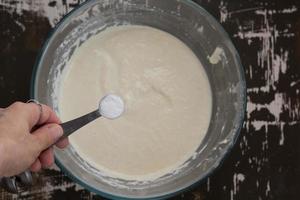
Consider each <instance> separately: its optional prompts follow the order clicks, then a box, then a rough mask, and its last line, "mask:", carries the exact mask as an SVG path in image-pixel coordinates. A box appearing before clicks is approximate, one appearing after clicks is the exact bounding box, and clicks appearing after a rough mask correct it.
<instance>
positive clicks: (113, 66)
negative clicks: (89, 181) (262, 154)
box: [59, 26, 212, 180]
mask: <svg viewBox="0 0 300 200" xmlns="http://www.w3.org/2000/svg"><path fill="white" fill-rule="evenodd" d="M109 93H114V94H117V95H120V96H121V97H122V99H123V100H124V103H125V111H124V113H123V114H122V115H121V116H120V117H119V118H117V119H115V120H110V119H105V118H99V119H97V120H96V121H94V122H92V123H91V124H89V125H87V126H85V127H84V128H82V129H80V130H79V131H78V132H77V133H75V134H73V135H72V136H71V138H70V141H71V144H72V145H73V147H74V148H75V149H76V151H77V152H78V154H79V155H80V156H81V157H82V158H83V159H85V160H86V161H88V162H89V163H90V164H91V165H93V166H94V167H96V168H98V169H99V170H101V171H103V172H105V173H106V174H107V175H110V176H114V177H118V178H123V179H131V180H148V179H154V178H158V177H160V176H162V175H164V174H165V173H168V172H171V171H173V170H174V169H176V168H177V167H178V166H179V165H181V164H183V163H184V162H185V161H186V160H187V159H188V158H189V157H191V156H192V154H193V153H194V152H195V150H196V149H197V147H198V146H199V145H200V143H201V141H202V139H203V137H204V135H205V134H206V131H207V129H208V126H209V122H210V116H211V107H212V105H211V104H212V97H211V91H210V85H209V82H208V79H207V76H206V73H205V71H204V69H203V67H202V65H201V63H200V62H199V60H198V59H197V57H196V56H195V55H194V53H193V52H192V51H191V50H190V49H189V48H188V47H187V46H186V45H185V44H184V43H183V42H181V41H180V40H178V39H177V38H175V37H173V36H172V35H170V34H168V33H166V32H163V31H160V30H157V29H154V28H150V27H146V26H123V27H114V28H109V29H107V30H105V31H104V32H102V33H100V34H98V35H96V36H93V37H92V38H90V39H89V40H87V41H86V42H85V43H84V44H83V45H82V46H81V47H80V48H78V49H77V50H76V51H75V53H74V55H73V56H72V58H71V60H70V61H69V63H68V66H67V72H66V74H65V77H64V81H63V85H62V86H61V96H60V100H59V104H60V105H59V106H60V115H61V119H62V120H63V121H67V120H70V119H73V118H75V117H78V116H81V115H83V114H86V113H88V112H90V111H92V110H94V109H96V108H97V106H98V103H99V100H100V99H101V98H102V97H103V96H105V95H106V94H109Z"/></svg>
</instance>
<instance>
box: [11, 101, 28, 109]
mask: <svg viewBox="0 0 300 200" xmlns="http://www.w3.org/2000/svg"><path fill="white" fill-rule="evenodd" d="M24 105H25V103H23V102H20V101H16V102H15V103H13V104H12V105H11V107H12V108H14V109H21V108H23V107H24Z"/></svg>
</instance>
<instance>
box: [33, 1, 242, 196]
mask: <svg viewBox="0 0 300 200" xmlns="http://www.w3.org/2000/svg"><path fill="white" fill-rule="evenodd" d="M101 1H103V0H87V1H85V2H83V3H82V4H80V5H79V6H77V7H76V8H74V9H73V10H71V11H70V12H69V13H67V14H66V15H64V16H63V17H62V18H61V20H60V21H59V22H58V23H57V24H56V25H55V27H54V28H52V29H51V30H50V31H49V33H48V34H47V37H46V39H45V42H44V44H43V46H42V47H41V49H40V50H39V52H38V55H37V57H36V60H35V63H34V66H33V69H32V75H31V81H30V98H32V99H35V98H36V93H37V84H36V83H37V81H36V80H37V74H39V70H40V68H41V66H40V61H41V60H42V59H43V57H44V56H46V54H45V52H46V50H47V49H48V47H49V44H50V42H51V41H52V39H53V36H54V34H55V33H56V32H57V31H58V30H59V29H60V28H61V27H62V26H63V25H64V24H65V23H67V20H68V19H69V18H71V17H72V16H73V15H74V14H76V13H77V12H79V11H80V10H81V9H84V8H85V7H86V8H87V7H88V6H89V5H90V4H93V3H94V2H101ZM178 1H179V2H181V3H184V4H186V5H188V6H190V7H193V8H194V9H195V10H197V11H200V12H202V13H203V14H204V15H205V16H206V17H207V20H209V22H210V23H211V24H213V25H214V26H215V27H216V29H217V30H218V31H219V32H220V33H221V34H222V35H223V37H224V41H226V43H227V45H228V46H227V47H228V49H230V52H232V53H234V58H235V59H236V62H237V64H238V66H239V71H238V72H239V76H240V80H239V84H241V87H240V88H241V89H240V91H239V92H240V93H239V94H240V95H239V96H240V98H239V100H240V103H241V106H240V110H239V111H238V122H237V123H238V125H237V128H236V129H235V130H234V131H233V133H232V134H233V138H232V141H230V143H229V144H228V145H227V147H226V148H225V150H224V153H223V155H222V156H220V157H219V158H218V159H217V160H216V161H215V164H214V166H213V167H211V168H210V169H209V170H208V171H207V172H206V174H204V175H203V176H202V178H199V179H198V180H195V181H192V182H191V183H189V184H186V185H182V186H181V187H178V189H176V190H175V191H173V192H168V193H165V194H162V195H157V196H149V197H145V198H141V197H132V196H119V195H116V194H112V193H108V192H103V191H101V190H99V189H97V188H94V187H92V186H90V185H88V184H86V183H85V182H83V181H82V180H80V179H79V178H77V177H76V176H75V175H73V174H72V173H71V172H70V171H69V170H68V169H67V168H66V167H65V166H64V165H63V164H62V163H61V162H60V161H59V160H58V159H57V157H56V156H55V163H56V165H57V166H58V167H59V168H60V169H61V171H62V172H63V173H64V174H66V175H67V176H68V177H69V178H70V179H71V180H73V181H74V182H75V183H78V184H79V185H81V186H83V187H84V188H85V189H87V190H89V191H91V192H93V193H96V194H97V195H101V196H103V197H106V198H109V199H121V200H130V199H149V200H150V199H166V198H169V197H172V196H175V195H177V194H179V193H182V192H185V191H187V190H190V189H192V188H193V187H195V186H196V185H198V184H199V183H201V182H203V181H204V180H206V179H207V178H208V177H209V176H210V175H211V174H212V173H213V172H214V171H215V170H217V169H218V168H220V166H221V164H222V163H223V162H224V160H225V158H226V157H227V156H228V155H229V153H230V152H231V151H232V148H233V147H234V145H235V144H236V142H237V140H238V138H239V136H240V132H241V129H242V127H243V122H244V118H245V113H246V105H247V104H246V103H247V99H246V97H247V93H246V92H247V91H246V88H247V87H246V77H245V71H244V68H243V65H242V63H241V59H240V56H239V54H238V51H237V50H236V48H235V46H234V45H233V43H232V40H231V39H230V37H229V35H228V33H227V32H226V31H225V29H224V28H223V27H222V25H221V24H220V23H219V22H218V21H217V20H216V19H215V17H214V16H213V15H212V14H210V13H209V12H208V11H206V10H205V9H204V8H203V7H202V6H200V5H199V4H197V3H195V2H193V1H192V0H178Z"/></svg>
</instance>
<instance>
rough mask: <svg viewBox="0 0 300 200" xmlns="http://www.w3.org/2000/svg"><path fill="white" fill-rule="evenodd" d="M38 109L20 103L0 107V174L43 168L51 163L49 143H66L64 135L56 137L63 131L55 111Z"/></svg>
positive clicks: (32, 104)
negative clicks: (62, 137)
mask: <svg viewBox="0 0 300 200" xmlns="http://www.w3.org/2000/svg"><path fill="white" fill-rule="evenodd" d="M41 108H42V109H41ZM41 108H40V106H39V105H38V104H36V103H20V102H16V103H14V104H12V105H11V106H9V107H7V108H5V109H3V108H0V177H1V176H13V175H17V174H19V173H21V172H23V171H25V170H27V169H28V168H30V169H31V171H39V170H40V169H41V168H47V167H49V166H51V165H52V164H53V163H54V156H53V148H52V145H53V144H55V145H56V146H57V147H58V148H65V147H66V146H67V145H68V144H69V141H68V139H67V138H66V139H62V140H59V138H60V137H61V136H62V135H63V130H62V128H61V126H60V125H59V124H60V120H59V118H58V117H57V116H56V114H55V113H54V112H53V111H52V109H51V108H50V107H48V106H46V105H41ZM41 110H42V112H41Z"/></svg>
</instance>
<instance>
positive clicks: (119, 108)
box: [99, 94, 124, 119]
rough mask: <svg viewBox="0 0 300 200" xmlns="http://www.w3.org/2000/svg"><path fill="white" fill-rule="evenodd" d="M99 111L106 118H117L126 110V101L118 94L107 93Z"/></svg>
mask: <svg viewBox="0 0 300 200" xmlns="http://www.w3.org/2000/svg"><path fill="white" fill-rule="evenodd" d="M99 112H100V114H101V115H102V116H103V117H105V118H108V119H116V118H118V117H120V116H121V115H122V113H123V112H124V101H123V100H122V98H121V97H119V96H117V95H114V94H109V95H106V96H104V97H103V98H102V99H101V101H100V105H99Z"/></svg>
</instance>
